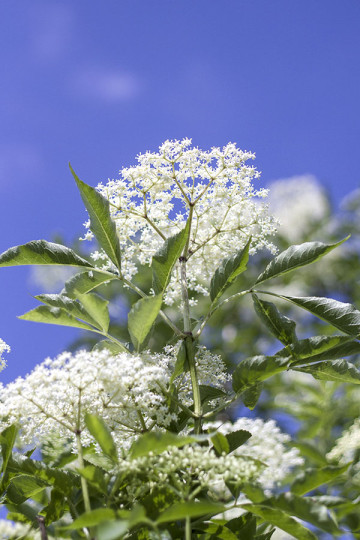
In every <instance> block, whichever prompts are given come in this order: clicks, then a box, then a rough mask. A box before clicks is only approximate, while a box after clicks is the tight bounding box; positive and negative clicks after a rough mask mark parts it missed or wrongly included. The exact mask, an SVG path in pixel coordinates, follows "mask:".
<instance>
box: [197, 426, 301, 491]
mask: <svg viewBox="0 0 360 540" xmlns="http://www.w3.org/2000/svg"><path fill="white" fill-rule="evenodd" d="M206 427H207V428H208V429H212V428H216V429H217V430H218V431H219V432H220V433H222V434H223V435H227V434H228V433H232V432H233V431H238V430H241V429H243V430H245V431H249V432H250V433H251V437H250V439H248V440H247V441H246V443H245V444H243V445H242V446H239V448H237V449H236V450H235V451H234V454H235V455H237V456H243V457H244V456H249V457H252V458H253V459H258V460H259V461H261V462H262V463H264V464H265V465H266V467H265V468H264V469H263V471H262V472H261V475H260V477H259V480H258V481H259V483H260V484H261V486H262V487H263V488H264V489H266V490H271V489H273V488H274V487H275V486H277V485H279V484H280V483H281V482H282V480H284V478H285V477H286V475H287V474H288V473H289V472H290V470H291V469H292V468H293V467H297V466H299V465H302V464H303V459H302V458H301V457H300V455H299V451H298V450H297V449H296V448H287V447H286V444H287V443H289V442H290V440H291V439H290V437H289V435H287V434H286V433H282V432H281V431H280V429H279V427H278V426H277V425H276V423H275V422H274V420H267V421H266V422H265V421H264V420H261V419H260V418H256V419H252V418H239V419H238V420H236V422H235V423H234V424H232V423H231V422H225V423H223V424H220V423H218V422H216V423H211V424H208V425H207V426H206Z"/></svg>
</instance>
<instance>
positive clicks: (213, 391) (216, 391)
mask: <svg viewBox="0 0 360 540" xmlns="http://www.w3.org/2000/svg"><path fill="white" fill-rule="evenodd" d="M199 390H200V399H201V402H202V403H206V402H207V401H211V400H213V399H219V398H224V397H226V392H224V391H223V390H220V388H216V387H215V386H208V385H206V384H200V385H199Z"/></svg>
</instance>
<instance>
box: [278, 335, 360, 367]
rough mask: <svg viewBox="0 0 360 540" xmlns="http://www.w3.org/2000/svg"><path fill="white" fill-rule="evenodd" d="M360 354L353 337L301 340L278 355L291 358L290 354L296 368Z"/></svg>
mask: <svg viewBox="0 0 360 540" xmlns="http://www.w3.org/2000/svg"><path fill="white" fill-rule="evenodd" d="M359 352H360V343H359V342H358V341H354V340H353V337H351V336H313V337H310V338H306V339H300V340H298V341H297V342H296V343H294V344H293V345H289V346H288V347H285V348H284V349H281V351H278V352H277V353H276V354H277V356H289V353H290V354H291V356H292V357H293V358H294V360H293V361H292V362H291V366H295V365H297V364H303V363H310V362H319V361H321V360H336V359H337V358H342V357H344V356H351V355H353V354H358V353H359Z"/></svg>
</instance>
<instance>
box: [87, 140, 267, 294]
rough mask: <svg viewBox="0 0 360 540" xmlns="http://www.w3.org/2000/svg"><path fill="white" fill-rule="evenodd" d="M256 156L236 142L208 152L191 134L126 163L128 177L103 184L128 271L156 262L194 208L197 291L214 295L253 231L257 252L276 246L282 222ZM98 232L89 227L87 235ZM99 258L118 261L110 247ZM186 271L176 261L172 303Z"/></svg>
mask: <svg viewBox="0 0 360 540" xmlns="http://www.w3.org/2000/svg"><path fill="white" fill-rule="evenodd" d="M254 157H255V156H254V154H252V153H250V152H243V151H242V150H239V149H238V148H236V145H235V144H233V143H229V144H227V145H226V146H224V147H223V148H222V149H220V148H212V149H211V150H209V151H202V150H200V149H198V148H194V147H191V140H190V139H183V140H182V141H177V140H174V141H166V142H165V143H164V144H162V145H161V146H160V148H159V152H158V153H150V152H146V153H145V154H140V155H139V156H138V157H137V161H138V165H136V166H134V167H129V168H125V169H122V170H121V171H120V175H121V176H120V179H118V180H109V181H108V183H107V184H106V185H103V184H99V185H98V187H97V189H98V191H99V192H100V193H101V194H102V195H104V196H105V197H106V198H107V199H108V200H109V203H110V208H111V214H112V217H113V218H114V220H115V222H116V227H117V232H118V236H119V240H120V244H121V247H122V250H123V254H122V272H123V274H124V277H125V278H126V279H128V280H130V279H131V278H132V276H134V275H135V274H136V273H137V271H138V264H142V265H143V264H150V263H151V260H152V257H153V255H154V254H155V253H156V252H157V251H158V249H159V248H160V247H161V246H162V244H163V242H164V240H165V239H166V238H169V237H171V236H173V235H175V234H176V233H178V232H179V231H181V230H182V229H183V228H184V227H185V224H186V221H187V219H188V217H189V213H190V212H192V222H191V234H190V244H189V251H188V257H187V259H188V261H187V279H188V285H189V288H190V289H191V290H192V291H194V292H197V293H201V294H204V295H207V294H208V289H209V282H210V279H211V277H212V275H213V273H214V271H215V269H216V268H217V267H218V266H219V264H220V262H221V260H222V259H223V258H225V257H227V256H230V255H232V254H234V253H235V252H237V251H238V250H240V249H241V248H243V247H244V245H245V244H246V243H247V241H248V239H249V237H250V235H252V243H251V247H250V253H251V254H253V253H255V252H256V251H257V250H259V249H261V248H264V247H266V248H268V249H270V250H271V251H274V247H273V245H272V244H270V243H269V242H268V240H267V238H268V236H269V235H272V234H274V233H275V227H276V222H275V220H274V219H273V218H272V217H270V216H269V215H268V209H267V206H266V205H264V204H263V203H262V204H261V203H260V202H259V200H258V199H259V198H264V197H266V196H267V190H264V189H260V190H258V191H256V190H255V189H254V187H253V185H252V180H253V179H257V178H258V177H259V173H258V171H257V170H256V169H255V168H254V167H251V166H248V165H246V164H245V163H246V161H247V160H249V159H253V158H254ZM89 225H90V223H89V222H87V223H86V224H85V226H86V227H89ZM92 236H93V235H92V233H91V232H90V231H88V232H87V233H86V235H85V238H86V239H91V238H92ZM93 258H94V259H95V260H99V261H102V262H103V264H104V266H105V268H106V267H111V262H110V261H109V260H108V258H107V256H106V254H105V253H103V252H95V253H93ZM178 273H179V271H178V269H177V268H175V271H174V273H173V276H172V279H171V282H170V286H169V288H168V291H167V295H166V297H165V301H166V303H167V304H168V305H171V304H172V303H173V302H174V301H177V300H178V299H179V298H180V296H181V295H180V284H179V275H178Z"/></svg>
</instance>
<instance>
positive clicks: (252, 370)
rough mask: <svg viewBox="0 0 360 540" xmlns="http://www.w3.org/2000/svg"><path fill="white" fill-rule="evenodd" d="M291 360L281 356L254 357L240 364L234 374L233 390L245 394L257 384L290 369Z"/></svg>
mask: <svg viewBox="0 0 360 540" xmlns="http://www.w3.org/2000/svg"><path fill="white" fill-rule="evenodd" d="M289 360H290V358H284V357H280V356H263V355H259V356H253V357H251V358H246V359H245V360H243V361H242V362H240V364H238V365H237V366H236V368H235V371H234V373H233V389H234V391H235V392H236V393H239V392H243V391H244V390H246V389H247V388H249V387H251V386H252V385H253V384H255V383H259V382H261V381H265V380H266V379H268V378H269V377H272V376H273V375H276V374H277V373H281V372H282V371H285V370H286V369H287V368H288V365H289Z"/></svg>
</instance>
